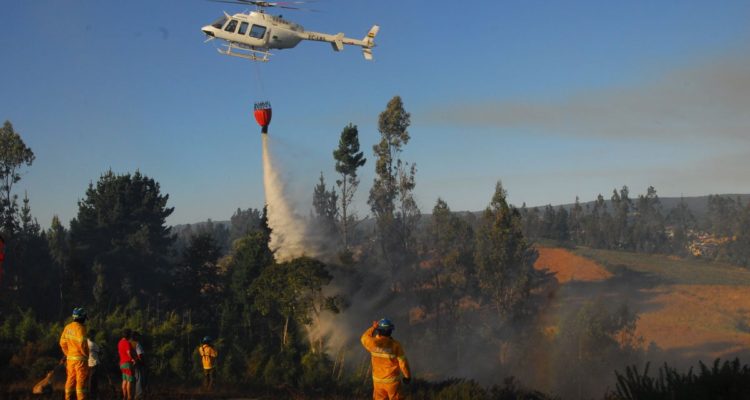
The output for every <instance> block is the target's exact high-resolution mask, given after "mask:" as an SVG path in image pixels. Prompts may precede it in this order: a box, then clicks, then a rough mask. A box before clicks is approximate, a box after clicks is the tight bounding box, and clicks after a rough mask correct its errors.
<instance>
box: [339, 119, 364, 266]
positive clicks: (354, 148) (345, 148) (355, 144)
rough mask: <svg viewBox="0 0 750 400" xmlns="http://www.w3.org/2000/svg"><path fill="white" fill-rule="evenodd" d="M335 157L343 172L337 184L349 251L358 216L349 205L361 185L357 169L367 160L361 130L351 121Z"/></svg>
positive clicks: (345, 239) (343, 233) (344, 241)
mask: <svg viewBox="0 0 750 400" xmlns="http://www.w3.org/2000/svg"><path fill="white" fill-rule="evenodd" d="M333 159H334V160H336V172H338V173H339V174H341V179H337V180H336V185H337V186H338V187H339V192H340V193H341V203H340V204H341V206H340V210H341V236H342V239H343V243H344V251H348V250H349V236H350V233H349V231H350V229H351V228H352V226H353V225H354V224H355V223H356V216H355V215H353V214H351V213H349V207H350V205H351V202H352V199H353V198H354V194H355V193H356V192H357V187H358V186H359V179H357V170H358V169H359V168H360V167H362V166H363V165H365V162H367V159H365V156H364V153H362V152H361V151H359V131H357V126H356V125H353V124H351V123H350V124H349V125H347V126H345V127H344V130H342V131H341V137H340V138H339V146H338V148H337V149H336V150H334V151H333Z"/></svg>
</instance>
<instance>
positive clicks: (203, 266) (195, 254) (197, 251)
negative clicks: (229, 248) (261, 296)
mask: <svg viewBox="0 0 750 400" xmlns="http://www.w3.org/2000/svg"><path fill="white" fill-rule="evenodd" d="M221 253H222V252H221V246H220V245H219V244H218V243H217V241H216V239H214V237H213V235H212V234H211V233H201V234H198V235H195V236H193V237H191V238H190V243H189V245H188V247H187V248H186V249H185V250H184V251H183V253H182V257H181V258H180V261H179V262H178V264H177V266H176V268H175V270H174V280H173V281H172V282H173V284H174V285H175V293H176V295H177V297H176V298H175V300H176V301H177V304H178V305H179V307H180V308H182V309H190V310H195V311H196V312H198V313H203V314H204V315H203V316H204V317H206V318H207V317H210V316H211V315H212V314H213V313H212V312H209V311H208V310H211V309H213V308H214V307H215V306H216V305H217V304H216V300H217V299H216V295H217V293H219V291H220V287H219V279H218V278H219V271H218V266H217V261H218V260H219V257H221Z"/></svg>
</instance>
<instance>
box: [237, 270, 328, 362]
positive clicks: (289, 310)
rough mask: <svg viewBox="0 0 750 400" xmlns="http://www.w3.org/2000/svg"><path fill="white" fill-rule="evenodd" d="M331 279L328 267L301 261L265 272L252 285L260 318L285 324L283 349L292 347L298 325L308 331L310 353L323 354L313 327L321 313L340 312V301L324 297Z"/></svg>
mask: <svg viewBox="0 0 750 400" xmlns="http://www.w3.org/2000/svg"><path fill="white" fill-rule="evenodd" d="M331 279H333V277H332V276H331V274H330V273H329V272H328V269H327V266H326V265H325V264H323V263H322V262H320V261H318V260H315V259H312V258H309V257H300V258H296V259H293V260H291V261H288V262H283V263H280V264H274V265H272V266H270V267H268V268H266V269H265V270H264V271H263V272H262V273H261V275H260V276H259V277H258V279H256V280H255V281H254V282H253V283H252V285H251V286H250V289H249V293H250V296H251V297H252V298H253V299H254V307H255V308H256V309H257V310H258V311H259V312H260V314H261V315H264V316H269V317H274V316H278V317H280V318H281V319H282V320H283V324H281V326H282V328H281V332H280V333H279V338H280V339H281V344H282V346H286V345H288V344H289V341H288V337H289V331H290V328H292V326H290V323H292V322H295V323H296V324H298V326H299V327H305V328H306V329H307V332H308V339H309V340H310V347H311V350H312V351H313V352H322V350H323V348H324V347H323V345H324V343H323V338H322V337H318V336H316V335H315V334H314V333H313V332H312V331H311V329H310V326H311V325H312V324H313V323H315V322H318V321H319V318H320V315H321V313H322V312H324V311H333V312H338V306H337V299H336V298H335V297H333V296H325V295H324V294H323V287H324V286H325V285H327V284H328V283H329V282H330V281H331ZM274 314H275V315H274Z"/></svg>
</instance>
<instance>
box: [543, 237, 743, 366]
mask: <svg viewBox="0 0 750 400" xmlns="http://www.w3.org/2000/svg"><path fill="white" fill-rule="evenodd" d="M539 253H540V257H539V260H538V261H537V264H536V266H537V267H538V268H541V267H547V268H549V269H550V270H552V271H553V272H557V276H558V281H559V282H560V283H561V290H560V292H559V293H560V295H559V297H558V299H557V300H556V301H558V302H560V303H561V304H570V303H572V302H576V301H577V302H581V301H585V300H587V299H588V300H596V299H602V298H606V300H607V301H608V302H614V303H618V302H619V303H626V304H628V306H629V307H631V309H633V310H635V311H636V312H638V314H639V316H640V319H639V321H638V329H637V331H638V334H640V335H642V336H643V338H644V340H645V343H646V344H649V343H653V344H655V345H656V346H657V347H658V349H659V350H661V351H663V352H664V355H665V357H666V358H669V359H671V360H675V359H682V360H697V359H702V360H711V359H713V358H715V357H722V358H730V357H735V356H740V357H743V356H744V357H743V358H745V359H746V358H748V357H750V270H747V269H744V268H739V267H735V266H732V265H728V264H723V263H715V262H705V261H701V260H694V259H681V258H677V257H671V256H664V255H645V254H636V253H628V252H618V251H608V250H595V249H589V248H577V249H572V250H569V249H562V248H550V247H539Z"/></svg>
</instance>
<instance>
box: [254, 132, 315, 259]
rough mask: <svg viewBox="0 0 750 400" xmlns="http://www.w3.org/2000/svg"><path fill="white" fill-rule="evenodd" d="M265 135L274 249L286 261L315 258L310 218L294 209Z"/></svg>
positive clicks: (265, 173)
mask: <svg viewBox="0 0 750 400" xmlns="http://www.w3.org/2000/svg"><path fill="white" fill-rule="evenodd" d="M261 136H262V138H263V188H264V190H265V194H266V207H267V209H268V226H269V227H270V228H271V230H272V231H271V243H270V247H271V250H272V251H273V252H274V256H275V258H276V261H279V262H283V261H288V260H291V259H293V258H295V257H300V256H303V255H307V256H311V257H315V256H317V255H318V253H319V251H318V250H317V246H315V245H314V244H313V243H312V242H310V240H309V239H308V238H309V237H310V235H309V230H310V229H309V227H308V223H307V221H306V220H305V219H304V218H302V217H300V216H299V215H297V214H296V213H295V212H294V207H293V206H292V203H291V201H289V199H288V197H287V196H286V195H285V192H284V184H283V181H282V179H281V176H280V174H279V171H278V169H277V168H276V166H275V165H274V163H273V160H272V159H271V151H270V145H269V138H268V136H269V135H267V134H263V135H261Z"/></svg>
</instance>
